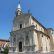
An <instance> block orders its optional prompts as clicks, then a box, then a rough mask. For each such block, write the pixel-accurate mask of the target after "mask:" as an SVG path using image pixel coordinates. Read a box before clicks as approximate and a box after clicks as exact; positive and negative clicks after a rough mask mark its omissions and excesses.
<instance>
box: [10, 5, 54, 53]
mask: <svg viewBox="0 0 54 54" xmlns="http://www.w3.org/2000/svg"><path fill="white" fill-rule="evenodd" d="M52 34H53V29H51V28H45V27H44V26H43V25H42V24H41V23H40V22H38V21H37V20H36V19H35V18H34V17H33V16H32V14H31V13H30V12H27V13H23V12H22V10H21V6H20V4H19V5H18V8H17V10H16V16H15V17H14V20H13V29H12V31H11V32H10V37H11V39H10V42H11V47H15V49H14V51H15V52H26V51H40V52H41V51H43V52H45V51H48V52H49V51H52V50H53V49H54V48H53V40H52Z"/></svg>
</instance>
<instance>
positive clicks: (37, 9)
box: [0, 0, 54, 39]
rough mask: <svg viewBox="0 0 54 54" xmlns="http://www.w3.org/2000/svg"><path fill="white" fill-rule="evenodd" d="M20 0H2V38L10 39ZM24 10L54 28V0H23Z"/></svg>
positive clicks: (0, 5)
mask: <svg viewBox="0 0 54 54" xmlns="http://www.w3.org/2000/svg"><path fill="white" fill-rule="evenodd" d="M18 3H19V0H0V39H9V37H10V32H11V30H12V27H13V19H14V16H15V12H16V8H17V6H18ZM21 8H22V11H23V12H27V11H28V10H29V9H30V12H31V13H32V15H33V16H34V17H35V18H36V19H37V20H38V21H39V22H40V23H42V25H44V26H45V27H46V28H53V29H54V0H21Z"/></svg>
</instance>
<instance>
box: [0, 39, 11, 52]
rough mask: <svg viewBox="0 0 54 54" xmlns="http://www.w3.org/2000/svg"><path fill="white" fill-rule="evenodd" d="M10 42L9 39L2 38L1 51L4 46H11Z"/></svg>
mask: <svg viewBox="0 0 54 54" xmlns="http://www.w3.org/2000/svg"><path fill="white" fill-rule="evenodd" d="M9 44H10V41H9V40H4V39H0V51H2V50H3V48H4V47H6V46H8V47H9Z"/></svg>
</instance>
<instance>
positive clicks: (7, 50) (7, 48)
mask: <svg viewBox="0 0 54 54" xmlns="http://www.w3.org/2000/svg"><path fill="white" fill-rule="evenodd" d="M8 52H9V47H8V46H6V47H5V48H4V54H8Z"/></svg>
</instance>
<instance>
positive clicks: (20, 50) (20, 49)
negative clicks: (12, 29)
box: [19, 42, 22, 52]
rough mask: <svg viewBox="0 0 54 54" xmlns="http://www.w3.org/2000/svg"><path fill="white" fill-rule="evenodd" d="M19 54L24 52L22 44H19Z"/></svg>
mask: <svg viewBox="0 0 54 54" xmlns="http://www.w3.org/2000/svg"><path fill="white" fill-rule="evenodd" d="M19 52H22V42H19Z"/></svg>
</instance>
